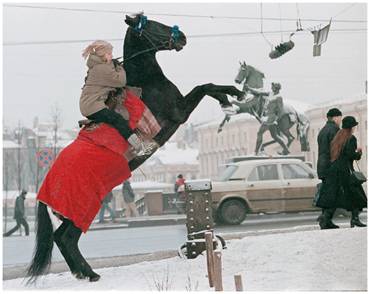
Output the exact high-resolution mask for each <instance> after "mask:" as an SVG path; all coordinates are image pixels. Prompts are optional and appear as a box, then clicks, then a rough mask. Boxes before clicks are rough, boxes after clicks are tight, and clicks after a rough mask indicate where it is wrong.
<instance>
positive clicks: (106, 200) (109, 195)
mask: <svg viewBox="0 0 370 294" xmlns="http://www.w3.org/2000/svg"><path fill="white" fill-rule="evenodd" d="M112 199H113V193H112V191H110V192H109V193H108V194H107V195H105V197H104V199H103V203H105V204H108V203H110V202H111V201H112Z"/></svg>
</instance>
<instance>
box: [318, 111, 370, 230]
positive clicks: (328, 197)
mask: <svg viewBox="0 0 370 294" xmlns="http://www.w3.org/2000/svg"><path fill="white" fill-rule="evenodd" d="M357 125H358V122H357V121H356V119H355V118H354V117H353V116H346V117H345V118H343V121H342V129H341V130H339V131H338V132H337V134H336V135H335V137H334V139H333V141H332V142H331V144H330V161H331V166H330V168H329V169H328V174H327V180H326V181H325V183H323V186H322V188H321V190H320V194H321V195H320V198H319V199H318V202H317V204H316V205H317V206H318V207H321V208H344V209H346V210H349V211H352V217H351V223H350V224H351V227H354V226H357V227H365V226H366V225H365V224H363V223H362V222H361V221H360V219H359V213H360V211H361V210H362V209H363V208H364V207H367V197H366V194H365V191H364V189H363V188H362V183H363V182H364V181H366V178H365V177H364V176H363V174H362V173H361V172H355V170H354V168H353V161H355V160H360V159H361V156H362V149H361V148H360V147H357V139H356V137H355V136H354V135H353V133H354V131H355V127H356V126H357Z"/></svg>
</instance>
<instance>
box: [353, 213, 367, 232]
mask: <svg viewBox="0 0 370 294" xmlns="http://www.w3.org/2000/svg"><path fill="white" fill-rule="evenodd" d="M359 214H360V210H359V209H357V208H354V209H353V210H352V217H351V228H353V227H355V226H356V227H366V225H365V224H364V223H362V222H361V221H360V218H359Z"/></svg>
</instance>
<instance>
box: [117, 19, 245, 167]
mask: <svg viewBox="0 0 370 294" xmlns="http://www.w3.org/2000/svg"><path fill="white" fill-rule="evenodd" d="M126 23H127V24H128V25H129V28H128V30H127V32H126V37H125V42H124V58H125V60H126V61H125V62H124V68H125V70H126V73H127V77H128V78H127V84H128V85H132V86H136V87H140V88H142V99H143V101H144V102H145V104H146V105H147V106H148V107H149V108H150V110H151V111H152V113H153V114H154V115H155V117H156V118H157V120H158V122H159V123H160V125H161V127H162V129H161V131H160V133H159V134H158V135H157V136H156V137H155V138H154V139H155V141H156V142H157V143H158V144H159V145H163V144H164V143H165V142H166V141H167V140H168V139H169V138H170V137H171V136H172V135H173V134H174V132H175V131H176V130H177V128H178V127H179V126H180V124H182V123H184V122H185V121H186V120H187V119H188V117H189V116H190V114H191V113H192V112H193V110H194V109H195V107H196V106H197V105H198V104H199V102H200V101H201V100H202V99H203V97H205V96H206V95H208V96H211V97H213V98H215V99H216V100H218V101H219V102H220V104H221V106H231V104H230V102H229V100H228V99H227V96H226V94H228V95H232V96H236V97H237V98H238V99H240V98H242V97H244V93H243V92H242V91H239V90H238V89H237V88H236V87H234V86H220V85H214V84H211V83H209V84H204V85H200V86H196V87H195V88H194V89H193V90H192V91H190V93H188V94H187V95H185V96H183V95H182V94H181V92H180V91H179V89H178V88H177V87H176V86H175V85H174V84H173V83H172V82H171V81H170V80H168V79H167V77H166V76H165V75H164V73H163V71H162V69H161V67H160V66H159V64H158V62H157V60H156V57H155V54H156V52H158V51H162V50H172V49H175V50H176V51H179V50H181V49H182V48H183V46H185V44H186V37H185V35H184V34H183V33H182V32H180V31H178V33H177V36H174V32H173V31H174V27H169V26H166V25H163V24H161V23H158V22H155V21H150V20H149V21H147V23H145V24H141V23H142V15H137V16H136V17H134V18H131V17H129V16H126ZM138 27H140V29H137V28H138ZM140 52H143V53H140ZM136 54H139V55H136ZM132 56H134V57H133V58H131V57H132ZM145 159H146V158H136V159H133V160H132V161H131V162H130V168H131V170H134V169H135V168H136V167H138V166H139V165H140V164H141V163H142V162H143V161H145Z"/></svg>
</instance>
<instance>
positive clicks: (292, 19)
mask: <svg viewBox="0 0 370 294" xmlns="http://www.w3.org/2000/svg"><path fill="white" fill-rule="evenodd" d="M353 5H354V4H353ZM353 5H352V6H353ZM3 6H4V7H9V8H30V9H48V10H61V11H74V12H90V13H113V14H124V13H127V14H136V13H137V11H136V12H134V11H124V10H122V11H118V10H100V9H88V8H66V7H48V6H35V5H20V4H4V5H3ZM349 8H350V7H349ZM349 8H347V9H349ZM340 13H342V12H340ZM145 14H146V15H155V16H173V17H190V18H209V19H235V20H259V19H260V18H259V17H251V16H227V15H226V16H225V15H196V14H175V13H150V12H148V13H145ZM338 15H339V14H338ZM264 19H265V20H271V21H280V20H283V21H294V22H296V21H297V19H296V18H281V19H280V18H279V17H265V18H264ZM301 20H304V21H326V19H315V18H305V19H301ZM333 22H343V23H367V20H354V19H347V20H344V19H342V20H339V19H337V20H333Z"/></svg>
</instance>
